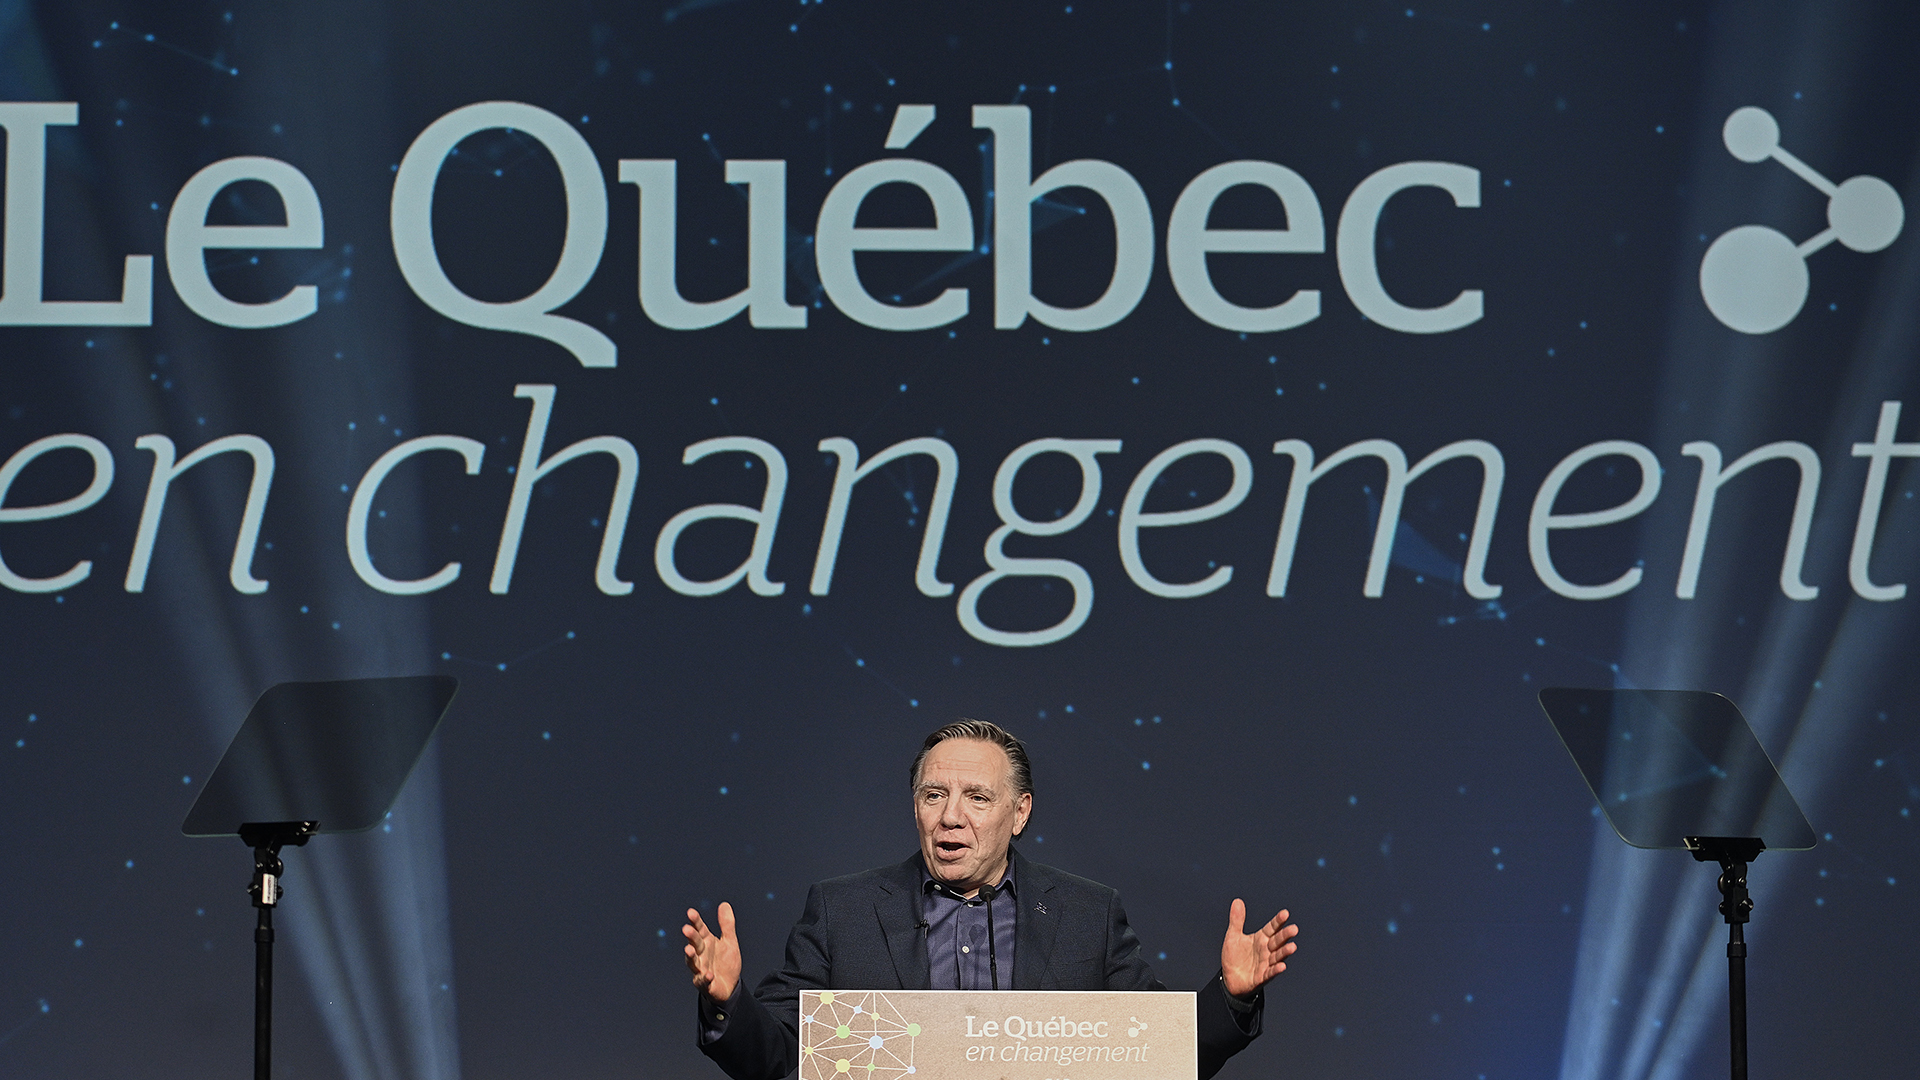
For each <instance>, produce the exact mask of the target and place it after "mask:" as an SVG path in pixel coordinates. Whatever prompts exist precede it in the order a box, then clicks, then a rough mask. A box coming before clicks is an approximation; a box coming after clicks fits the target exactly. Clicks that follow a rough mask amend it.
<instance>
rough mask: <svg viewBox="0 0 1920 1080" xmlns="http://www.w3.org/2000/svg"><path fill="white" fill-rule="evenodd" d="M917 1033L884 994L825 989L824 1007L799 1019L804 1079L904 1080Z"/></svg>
mask: <svg viewBox="0 0 1920 1080" xmlns="http://www.w3.org/2000/svg"><path fill="white" fill-rule="evenodd" d="M919 1035H920V1025H919V1024H915V1023H912V1022H910V1021H908V1020H907V1018H906V1017H904V1016H901V1015H900V1010H899V1009H897V1008H895V1007H894V1005H893V1003H892V1002H890V1001H888V1000H887V996H886V995H885V994H880V993H874V992H872V991H867V992H865V993H857V994H846V993H835V992H834V991H832V990H822V991H821V992H820V1007H819V1008H818V1009H816V1010H814V1011H813V1012H810V1013H807V1014H806V1015H804V1016H802V1017H801V1018H800V1076H801V1080H904V1078H906V1077H908V1076H911V1075H913V1073H914V1072H915V1068H914V1064H913V1046H914V1041H915V1040H916V1039H917V1038H918V1037H919Z"/></svg>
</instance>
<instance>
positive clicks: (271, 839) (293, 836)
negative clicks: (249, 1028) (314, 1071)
mask: <svg viewBox="0 0 1920 1080" xmlns="http://www.w3.org/2000/svg"><path fill="white" fill-rule="evenodd" d="M319 828H320V823H319V822H317V821H268V822H255V823H253V824H249V825H242V826H240V839H241V840H242V841H243V842H245V844H246V845H247V846H248V847H250V848H252V849H253V884H251V885H249V886H247V895H249V896H251V897H253V906H254V907H255V908H257V909H259V912H260V917H259V919H258V920H257V921H256V922H255V923H254V926H253V1080H269V1078H270V1077H271V1076H272V1075H273V909H274V907H275V906H277V905H278V904H279V903H280V892H281V889H280V876H281V875H282V874H284V873H286V866H285V865H284V864H283V863H281V861H280V849H281V848H282V847H283V846H285V845H287V844H292V845H293V846H295V847H299V846H300V845H302V844H305V843H306V842H307V839H308V838H309V837H311V836H312V835H313V834H314V832H315V831H317V830H318V829H319Z"/></svg>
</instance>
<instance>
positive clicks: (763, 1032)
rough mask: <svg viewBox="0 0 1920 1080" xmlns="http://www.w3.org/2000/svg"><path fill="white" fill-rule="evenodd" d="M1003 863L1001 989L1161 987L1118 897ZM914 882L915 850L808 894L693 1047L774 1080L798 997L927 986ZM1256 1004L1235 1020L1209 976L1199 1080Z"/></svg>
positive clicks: (1017, 858)
mask: <svg viewBox="0 0 1920 1080" xmlns="http://www.w3.org/2000/svg"><path fill="white" fill-rule="evenodd" d="M1012 859H1013V885H1014V890H1015V894H1016V896H1017V897H1018V908H1019V915H1018V917H1017V918H1016V920H1015V923H1014V943H1015V944H1014V956H1013V989H1016V990H1165V989H1166V985H1165V984H1164V983H1162V982H1161V981H1160V980H1159V979H1156V978H1154V977H1153V971H1152V969H1150V968H1149V967H1148V966H1147V962H1146V960H1145V959H1144V958H1142V957H1141V955H1140V939H1139V938H1137V937H1135V936H1134V933H1133V928H1132V927H1130V926H1128V925H1127V913H1126V912H1125V911H1123V910H1122V909H1121V907H1120V896H1119V894H1118V893H1116V892H1115V891H1114V890H1112V889H1109V888H1107V887H1106V886H1105V885H1101V884H1099V883H1098V882H1094V881H1088V880H1087V879H1086V878H1081V877H1075V876H1073V875H1072V874H1067V873H1063V872H1061V871H1059V870H1056V869H1054V868H1053V867H1051V866H1043V865H1041V864H1039V863H1036V862H1029V861H1028V860H1027V859H1026V858H1024V857H1023V856H1022V855H1021V854H1020V852H1019V850H1018V849H1015V850H1014V851H1013V854H1012ZM924 880H925V871H924V869H923V864H922V862H921V860H920V855H919V854H918V853H917V852H916V853H915V854H914V856H913V857H912V858H910V859H908V860H907V861H906V862H903V863H900V864H898V865H895V866H888V867H882V868H881V869H878V870H868V871H866V872H865V873H860V874H853V875H850V876H848V877H842V878H833V879H831V880H828V881H822V882H820V883H819V884H817V885H815V886H813V888H812V889H810V890H809V891H808V893H807V906H806V910H805V911H804V912H803V913H802V914H801V916H800V921H799V922H797V923H795V924H794V927H793V932H792V933H791V934H790V935H788V937H787V956H786V961H785V962H784V963H783V964H782V965H781V967H780V970H778V971H776V972H774V973H773V974H771V975H768V976H767V977H766V978H765V979H764V980H762V981H761V983H760V986H759V987H758V988H757V989H756V990H754V991H753V992H752V993H751V994H749V993H746V992H745V991H744V990H743V989H742V988H741V987H735V989H734V992H733V998H732V1000H730V1001H728V1002H727V1004H726V1005H724V1006H721V1007H720V1009H719V1012H720V1014H721V1016H722V1018H723V1019H722V1021H721V1027H722V1030H721V1033H720V1036H719V1037H718V1038H716V1039H713V1041H711V1042H703V1043H702V1045H701V1047H700V1049H701V1050H702V1051H703V1052H704V1053H705V1054H706V1055H707V1056H708V1057H709V1058H712V1059H713V1060H714V1062H715V1063H716V1064H718V1065H719V1066H720V1067H721V1068H722V1069H724V1070H725V1071H726V1073H727V1075H728V1076H731V1077H733V1078H734V1080H778V1078H780V1077H784V1076H788V1075H790V1074H792V1073H793V1072H794V1071H795V1070H796V1069H797V1068H798V1067H799V1066H798V1060H797V1059H798V1056H799V1050H798V1047H799V1038H798V1031H799V1001H800V991H802V990H927V989H931V979H930V973H929V970H928V960H927V938H926V929H925V920H924V915H923V913H922V908H921V903H922V895H921V883H922V882H923V881H924ZM1263 1006H1264V994H1261V995H1257V996H1256V997H1255V1000H1254V1002H1253V1008H1252V1009H1251V1011H1247V1012H1243V1013H1239V1014H1236V1012H1235V1010H1234V1009H1233V1008H1232V1007H1231V1006H1229V1005H1228V1004H1227V992H1226V987H1225V986H1224V984H1223V983H1222V982H1221V981H1220V978H1219V977H1218V976H1216V977H1215V978H1214V979H1213V981H1212V982H1209V983H1208V984H1207V985H1206V988H1205V989H1203V990H1201V991H1200V997H1199V1002H1198V1020H1199V1031H1198V1034H1199V1042H1200V1061H1199V1065H1200V1080H1207V1078H1208V1077H1211V1076H1212V1075H1213V1074H1214V1073H1216V1072H1218V1071H1220V1066H1221V1065H1223V1064H1225V1063H1226V1060H1227V1059H1228V1058H1230V1057H1232V1056H1233V1055H1234V1054H1236V1053H1239V1052H1240V1051H1241V1050H1242V1049H1244V1048H1245V1047H1246V1046H1247V1044H1248V1043H1250V1042H1252V1041H1253V1039H1254V1037H1255V1036H1257V1035H1259V1034H1260V1023H1261V1014H1262V1011H1263ZM705 1027H706V1024H705V1022H704V1021H703V1022H702V1028H703V1030H704V1029H705Z"/></svg>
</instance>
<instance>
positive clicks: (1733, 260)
mask: <svg viewBox="0 0 1920 1080" xmlns="http://www.w3.org/2000/svg"><path fill="white" fill-rule="evenodd" d="M1720 137H1721V138H1722V140H1724V141H1725V142H1726V144H1727V152H1728V153H1730V154H1732V155H1733V156H1734V157H1736V158H1739V159H1740V160H1741V161H1745V162H1761V161H1765V160H1767V159H1768V158H1772V159H1773V160H1775V161H1777V162H1779V163H1780V164H1782V165H1785V166H1786V167H1787V168H1788V170H1790V171H1791V172H1792V173H1793V174H1794V175H1795V176H1798V177H1799V178H1800V179H1802V180H1805V181H1806V182H1807V183H1809V184H1811V185H1813V187H1814V188H1816V189H1817V190H1818V191H1819V192H1820V193H1821V194H1823V195H1825V196H1826V197H1827V227H1826V228H1825V229H1824V230H1822V231H1821V232H1819V233H1818V234H1816V235H1814V236H1812V237H1810V238H1808V239H1807V240H1805V241H1802V242H1801V243H1799V244H1795V243H1794V242H1793V241H1792V240H1790V239H1788V238H1787V237H1786V235H1785V234H1783V233H1781V232H1780V231H1779V230H1778V229H1770V228H1768V227H1766V226H1765V225H1742V226H1740V227H1739V228H1735V229H1729V230H1727V231H1726V232H1725V233H1722V234H1721V235H1720V238H1719V239H1717V240H1715V241H1714V242H1713V244H1712V246H1710V247H1708V248H1707V254H1706V257H1705V258H1703V259H1701V260H1700V295H1701V297H1702V298H1704V299H1705V300H1706V302H1707V310H1708V311H1711V312H1713V317H1714V318H1716V319H1719V320H1720V321H1721V322H1723V323H1725V324H1726V325H1727V326H1729V327H1731V328H1733V329H1735V330H1738V331H1740V332H1741V333H1743V334H1771V333H1773V332H1774V331H1775V330H1778V329H1780V328H1781V327H1783V326H1785V325H1787V324H1788V323H1790V322H1792V321H1793V320H1794V317H1795V316H1797V315H1799V314H1800V308H1801V306H1802V305H1804V304H1805V303H1806V302H1807V256H1809V255H1812V254H1813V253H1814V252H1816V251H1819V250H1820V249H1821V248H1823V247H1826V246H1827V245H1828V244H1831V243H1833V242H1834V241H1835V240H1838V241H1840V243H1841V244H1843V245H1845V246H1846V247H1848V248H1851V249H1852V250H1854V251H1862V252H1866V251H1879V250H1880V249H1881V248H1884V247H1886V246H1887V245H1888V244H1891V243H1893V241H1894V240H1895V239H1896V238H1897V237H1899V235H1900V229H1901V226H1902V225H1904V224H1905V223H1906V208H1905V206H1903V205H1902V204H1901V202H1900V193H1899V192H1897V191H1895V190H1893V185H1892V184H1889V183H1887V182H1886V181H1885V180H1882V179H1880V178H1879V177H1877V176H1856V177H1853V178H1852V179H1850V180H1847V181H1845V182H1844V183H1841V184H1835V183H1834V182H1833V181H1831V180H1829V179H1827V178H1826V177H1824V176H1822V175H1820V174H1819V173H1818V172H1815V171H1814V170H1813V168H1812V167H1811V166H1809V165H1808V164H1807V163H1806V162H1804V161H1801V160H1800V159H1799V158H1797V157H1794V156H1793V155H1792V154H1790V153H1788V152H1787V151H1786V150H1785V149H1784V148H1782V147H1781V145H1780V125H1779V123H1778V122H1776V121H1775V120H1774V118H1773V114H1772V113H1770V112H1768V111H1767V110H1765V109H1759V108H1755V107H1753V106H1751V105H1749V106H1747V107H1746V108H1743V109H1735V110H1734V111H1733V113H1732V114H1731V115H1729V116H1728V117H1727V122H1726V124H1725V125H1724V126H1723V127H1722V128H1721V131H1720Z"/></svg>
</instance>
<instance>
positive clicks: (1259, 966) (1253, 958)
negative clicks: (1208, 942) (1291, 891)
mask: <svg viewBox="0 0 1920 1080" xmlns="http://www.w3.org/2000/svg"><path fill="white" fill-rule="evenodd" d="M1246 923H1247V905H1246V903H1245V902H1244V901H1241V900H1238V899H1236V900H1234V902H1233V906H1232V907H1231V908H1229V909H1228V910H1227V939H1226V941H1224V942H1222V943H1221V945H1220V978H1221V981H1222V982H1224V983H1225V984H1226V988H1227V993H1229V994H1232V995H1233V996H1234V997H1237V998H1248V997H1252V996H1253V992H1254V991H1256V990H1258V989H1260V988H1261V987H1262V986H1265V985H1266V984H1267V980H1268V979H1271V978H1273V977H1274V976H1275V975H1278V974H1280V973H1281V972H1283V971H1285V970H1287V957H1289V956H1292V955H1293V951H1294V950H1295V949H1296V948H1298V946H1297V945H1295V944H1294V942H1293V938H1294V936H1295V935H1296V934H1298V933H1300V928H1299V927H1298V926H1294V925H1292V924H1291V923H1288V922H1287V912H1286V910H1285V909H1282V910H1281V912H1280V914H1278V915H1275V916H1274V917H1273V921H1271V922H1269V923H1267V925H1265V926H1263V927H1261V928H1260V929H1258V930H1255V931H1254V932H1253V933H1251V934H1249V933H1245V932H1244V931H1243V928H1244V927H1245V926H1246Z"/></svg>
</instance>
